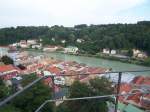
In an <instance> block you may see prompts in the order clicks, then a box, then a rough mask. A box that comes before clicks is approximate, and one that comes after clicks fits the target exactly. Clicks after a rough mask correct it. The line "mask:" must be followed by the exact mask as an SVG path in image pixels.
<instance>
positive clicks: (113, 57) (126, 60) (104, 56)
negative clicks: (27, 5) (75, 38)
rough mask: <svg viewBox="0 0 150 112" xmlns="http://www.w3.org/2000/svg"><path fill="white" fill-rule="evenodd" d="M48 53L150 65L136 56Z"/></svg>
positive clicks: (37, 50)
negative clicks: (135, 57)
mask: <svg viewBox="0 0 150 112" xmlns="http://www.w3.org/2000/svg"><path fill="white" fill-rule="evenodd" d="M25 51H34V52H44V53H47V52H45V51H42V50H39V49H36V50H35V49H26V50H25ZM48 53H61V54H67V55H74V56H86V57H94V58H102V59H106V60H111V61H119V62H122V63H129V64H135V65H142V66H145V67H150V63H146V61H144V60H137V59H134V58H130V57H129V58H119V57H115V56H113V55H112V56H110V55H104V54H102V53H99V54H96V55H92V54H83V53H78V54H72V53H64V52H61V51H54V52H48Z"/></svg>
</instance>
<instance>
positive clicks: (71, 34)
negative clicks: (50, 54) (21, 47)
mask: <svg viewBox="0 0 150 112" xmlns="http://www.w3.org/2000/svg"><path fill="white" fill-rule="evenodd" d="M36 38H37V39H38V38H41V39H43V44H55V45H58V44H59V45H60V44H62V45H63V46H66V45H76V46H78V47H79V48H80V49H82V50H83V51H87V52H90V53H93V54H94V53H96V52H99V50H100V49H102V48H112V49H131V48H138V49H141V50H144V51H147V52H148V53H150V21H140V22H137V24H108V25H90V26H87V25H85V24H82V25H76V26H74V27H72V28H70V27H63V26H57V25H56V26H52V27H47V26H39V27H34V26H30V27H24V26H19V27H17V28H13V27H11V28H2V29H0V45H7V44H11V43H13V42H18V41H20V40H23V39H25V40H27V39H36ZM52 38H55V41H52V40H53V39H52ZM77 39H83V40H84V42H82V43H77V42H76V40H77ZM61 40H66V43H65V44H63V43H61Z"/></svg>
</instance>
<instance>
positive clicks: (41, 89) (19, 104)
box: [0, 74, 53, 112]
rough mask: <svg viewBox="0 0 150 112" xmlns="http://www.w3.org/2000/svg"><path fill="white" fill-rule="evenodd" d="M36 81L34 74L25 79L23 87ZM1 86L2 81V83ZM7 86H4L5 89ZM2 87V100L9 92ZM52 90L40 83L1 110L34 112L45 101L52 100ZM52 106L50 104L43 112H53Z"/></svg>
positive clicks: (0, 93)
mask: <svg viewBox="0 0 150 112" xmlns="http://www.w3.org/2000/svg"><path fill="white" fill-rule="evenodd" d="M35 79H36V76H35V75H34V74H32V75H27V76H25V78H24V79H23V82H22V85H23V86H25V85H27V84H29V83H31V82H32V81H33V80H35ZM0 84H1V81H0ZM4 87H5V85H3V88H4ZM3 88H2V87H1V85H0V98H1V96H5V95H7V93H6V92H7V91H5V92H4V91H3ZM51 93H52V91H51V88H50V87H48V86H46V85H44V83H43V82H42V81H41V82H38V83H37V84H35V85H34V86H32V87H31V88H30V89H28V90H26V91H24V92H23V93H21V94H20V95H18V96H17V97H16V98H14V99H13V100H12V101H11V102H10V103H9V104H7V105H6V106H4V107H1V108H0V112H34V111H35V110H36V109H37V108H38V107H39V106H40V105H41V104H42V103H43V102H44V101H45V100H49V99H51ZM52 109H53V108H52V105H51V104H48V105H47V106H45V107H44V108H43V111H42V112H52Z"/></svg>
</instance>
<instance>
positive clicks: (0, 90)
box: [0, 78, 11, 99]
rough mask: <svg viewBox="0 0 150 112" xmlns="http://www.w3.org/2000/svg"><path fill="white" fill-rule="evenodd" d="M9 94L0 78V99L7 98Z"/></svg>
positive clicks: (9, 90)
mask: <svg viewBox="0 0 150 112" xmlns="http://www.w3.org/2000/svg"><path fill="white" fill-rule="evenodd" d="M10 92H11V89H10V88H9V87H6V86H5V84H4V82H3V80H2V79H1V78H0V99H3V98H5V97H7V96H8V95H9V94H10Z"/></svg>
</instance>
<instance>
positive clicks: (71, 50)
mask: <svg viewBox="0 0 150 112" xmlns="http://www.w3.org/2000/svg"><path fill="white" fill-rule="evenodd" d="M78 51H79V49H78V48H77V47H75V46H68V47H66V48H65V51H64V52H65V53H72V54H77V53H78Z"/></svg>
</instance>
